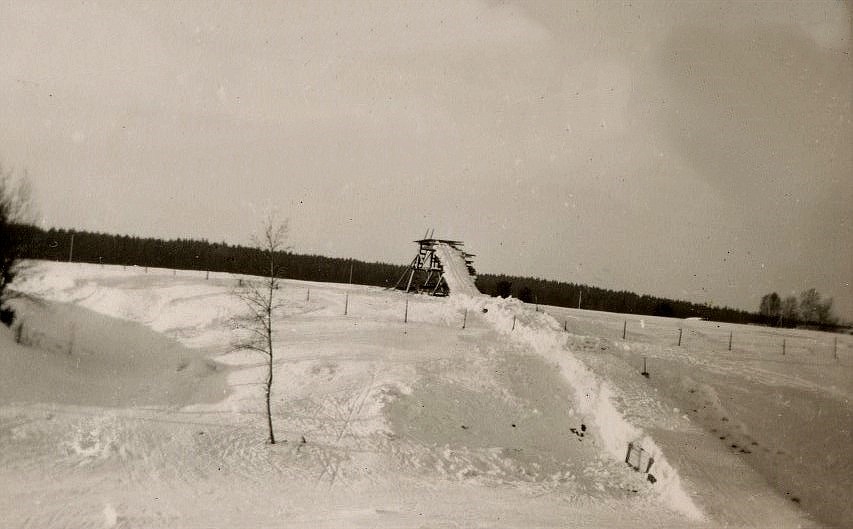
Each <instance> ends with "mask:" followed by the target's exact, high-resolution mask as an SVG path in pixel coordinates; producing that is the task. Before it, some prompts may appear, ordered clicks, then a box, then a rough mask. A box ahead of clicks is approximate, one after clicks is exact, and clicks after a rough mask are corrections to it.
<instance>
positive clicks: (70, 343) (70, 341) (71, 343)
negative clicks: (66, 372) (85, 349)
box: [68, 321, 76, 354]
mask: <svg viewBox="0 0 853 529" xmlns="http://www.w3.org/2000/svg"><path fill="white" fill-rule="evenodd" d="M75 334H76V325H74V322H73V321H72V322H71V332H70V333H69V335H70V337H69V338H68V354H72V353H73V352H74V337H75V336H74V335H75Z"/></svg>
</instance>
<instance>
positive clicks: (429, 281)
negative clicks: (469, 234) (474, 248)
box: [394, 233, 480, 296]
mask: <svg viewBox="0 0 853 529" xmlns="http://www.w3.org/2000/svg"><path fill="white" fill-rule="evenodd" d="M415 243H416V244H417V245H418V253H417V255H415V258H414V259H412V262H411V263H410V264H409V267H408V268H407V269H406V270H405V271H404V272H403V275H402V276H400V279H398V280H397V284H396V285H394V288H400V289H403V290H405V291H406V292H410V291H412V290H414V291H416V292H426V293H428V294H430V295H433V296H447V295H448V294H451V293H452V294H467V295H469V296H475V295H478V294H479V293H480V292H479V291H478V290H477V287H476V286H475V285H474V280H475V279H476V278H477V275H476V274H477V272H476V271H475V270H474V264H473V263H474V259H473V258H474V255H473V254H470V253H468V252H466V251H464V250H463V249H462V246H463V244H462V242H461V241H451V240H447V239H435V238H433V237H432V234H431V233H430V234H429V236H427V235H424V238H423V239H420V240H418V241H415ZM406 276H408V278H407V277H406ZM404 282H405V287H403V286H402V285H403V284H404Z"/></svg>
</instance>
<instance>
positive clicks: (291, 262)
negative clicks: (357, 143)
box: [7, 224, 837, 328]
mask: <svg viewBox="0 0 853 529" xmlns="http://www.w3.org/2000/svg"><path fill="white" fill-rule="evenodd" d="M7 231H8V232H9V233H10V240H12V239H14V241H15V245H16V247H18V248H19V249H20V252H21V257H22V258H28V259H44V260H50V261H67V260H69V257H70V258H71V260H73V261H75V262H85V263H102V264H117V265H127V266H131V265H136V266H147V267H158V268H172V269H185V270H199V271H211V272H230V273H240V274H251V275H260V276H264V275H266V274H267V273H268V270H266V267H267V266H268V263H269V260H268V257H265V256H264V253H263V251H262V250H260V249H258V248H253V247H249V246H241V245H231V244H228V243H225V242H210V241H207V240H204V239H181V238H179V239H170V240H164V239H158V238H153V237H136V236H128V235H114V234H108V233H98V232H89V231H78V230H74V231H71V230H65V229H55V228H51V229H47V230H45V229H42V228H39V227H36V226H32V225H24V224H19V225H13V226H11V227H7ZM72 235H73V248H72ZM275 259H276V262H277V263H279V265H280V268H281V270H283V272H282V275H283V277H286V278H289V279H298V280H305V281H320V282H334V283H347V282H349V281H350V280H351V281H352V282H353V283H358V284H363V285H373V286H380V287H393V286H394V284H395V282H396V280H397V279H398V278H399V276H400V274H402V272H403V270H404V269H405V268H406V265H395V264H389V263H382V262H366V261H360V260H355V259H344V258H338V257H325V256H322V255H304V254H297V253H293V252H289V251H281V252H278V253H277V254H276V256H275ZM476 284H477V288H478V289H479V290H480V292H483V293H484V294H488V295H491V296H502V297H508V296H513V297H516V298H518V299H520V300H522V301H524V302H527V303H540V304H543V305H555V306H560V307H575V308H576V307H578V306H580V307H581V308H584V309H589V310H599V311H607V312H620V313H626V314H638V315H650V316H665V317H673V318H690V317H698V318H704V319H708V320H714V321H721V322H730V323H754V324H762V325H780V324H781V325H791V326H792V325H796V324H798V323H802V322H810V323H814V324H816V325H819V326H821V327H822V328H832V327H833V326H835V325H836V324H837V321H836V320H834V319H831V318H829V319H828V318H826V317H823V316H821V315H822V314H824V312H821V311H825V308H823V307H826V301H822V302H821V303H811V302H809V300H812V299H813V298H811V297H808V298H801V299H800V300H797V302H796V305H797V310H796V314H797V316H796V318H793V317H791V314H793V313H792V312H791V311H790V310H787V309H785V306H786V305H785V303H788V301H782V300H780V303H779V305H780V307H781V308H780V309H779V311H777V310H776V309H775V308H773V309H772V310H770V312H767V310H764V309H762V310H760V311H759V312H757V313H756V312H749V311H745V310H740V309H733V308H730V307H718V306H713V305H708V304H698V303H691V302H688V301H680V300H673V299H668V298H663V297H657V296H651V295H645V294H635V293H633V292H628V291H624V290H610V289H606V288H599V287H594V286H588V285H581V284H576V283H568V282H562V281H554V280H548V279H540V278H530V277H522V276H509V275H503V274H481V275H479V276H478V277H477V282H476ZM777 297H778V295H777ZM804 301H806V302H805V303H804ZM818 301H820V298H819V295H818ZM772 303H775V302H772ZM772 303H771V304H772ZM829 305H830V306H831V300H830V301H829ZM772 306H773V307H775V304H774V305H772ZM780 314H781V315H783V317H782V319H781V320H780V318H779V315H780Z"/></svg>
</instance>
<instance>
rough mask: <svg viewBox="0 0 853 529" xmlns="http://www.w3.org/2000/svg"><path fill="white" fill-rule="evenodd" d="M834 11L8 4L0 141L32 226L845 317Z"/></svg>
mask: <svg viewBox="0 0 853 529" xmlns="http://www.w3.org/2000/svg"><path fill="white" fill-rule="evenodd" d="M850 51H851V10H850V5H849V4H847V3H842V2H839V1H835V0H831V1H826V2H819V1H809V2H803V3H790V2H784V3H770V2H757V3H751V2H750V3H747V2H740V1H738V2H733V3H728V2H711V1H708V2H697V3H688V2H650V3H647V2H639V1H635V0H631V1H622V2H615V1H614V2H597V3H587V2H547V3H545V2H543V3H516V2H484V1H458V0H454V1H452V2H437V3H433V2H411V3H408V2H405V3H404V2H397V1H387V2H367V1H358V2H323V1H309V2H255V3H214V2H207V1H199V2H183V3H178V4H177V5H175V4H174V3H173V2H165V1H163V2H152V1H148V2H141V3H131V2H126V1H121V2H87V1H83V2H80V1H75V2H71V1H68V2H56V1H51V2H44V3H42V2H32V1H27V2H14V1H13V2H10V1H8V0H0V161H2V163H3V164H4V165H5V166H7V167H14V168H17V169H26V170H27V171H28V172H29V175H30V178H31V180H32V183H33V186H34V188H35V199H36V202H37V205H38V212H39V218H40V219H41V222H42V224H43V225H44V226H45V227H50V226H56V227H68V228H81V229H89V230H98V231H105V232H115V233H131V234H140V235H154V236H163V237H199V238H207V239H210V240H214V241H223V240H224V241H228V242H232V243H243V242H246V241H248V239H249V236H250V234H251V233H253V231H255V230H256V229H257V227H258V225H259V223H260V220H261V218H262V216H263V212H264V211H265V210H267V209H268V208H270V207H277V208H278V209H279V210H280V211H281V212H282V214H283V215H285V216H288V217H290V219H291V244H292V245H293V248H294V250H295V251H298V252H312V253H321V254H325V255H332V256H343V257H356V258H360V259H366V260H381V261H390V262H396V263H404V262H408V260H409V259H410V258H411V256H412V255H413V254H414V251H415V247H414V245H412V244H411V241H412V240H413V239H416V238H419V237H420V236H422V235H423V234H424V232H425V230H426V229H427V228H435V233H436V236H441V237H446V238H455V239H461V240H464V241H465V242H466V243H467V246H468V248H469V250H470V251H472V252H474V253H476V254H477V256H478V257H477V260H476V262H475V264H476V265H477V267H478V269H479V270H481V271H483V272H493V273H499V272H505V273H512V274H523V275H533V276H540V277H546V278H551V279H558V280H566V281H572V282H579V283H587V284H592V285H597V286H602V287H607V288H615V289H625V290H632V291H635V292H639V293H650V294H656V295H663V296H669V297H674V298H679V299H687V300H691V301H696V302H710V303H714V304H718V305H730V306H735V307H739V308H746V309H750V310H757V308H758V303H759V300H760V297H761V296H762V295H763V294H766V293H768V292H771V291H774V290H775V291H778V292H779V293H780V294H782V295H786V294H789V293H796V292H799V291H801V290H803V289H805V288H808V287H816V288H817V289H818V290H819V291H820V292H821V293H823V294H824V295H827V296H833V297H834V298H835V305H836V312H837V313H839V314H841V315H842V316H844V317H845V318H847V319H853V287H851V282H853V219H851V216H853V125H851V93H853V66H851V57H850Z"/></svg>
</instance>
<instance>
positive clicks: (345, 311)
mask: <svg viewBox="0 0 853 529" xmlns="http://www.w3.org/2000/svg"><path fill="white" fill-rule="evenodd" d="M348 313H349V292H347V295H346V298H344V316H346V315H347V314H348Z"/></svg>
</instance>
